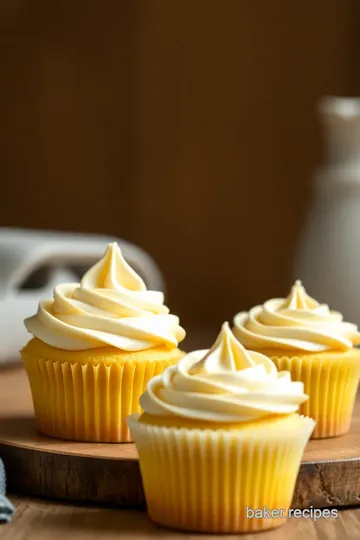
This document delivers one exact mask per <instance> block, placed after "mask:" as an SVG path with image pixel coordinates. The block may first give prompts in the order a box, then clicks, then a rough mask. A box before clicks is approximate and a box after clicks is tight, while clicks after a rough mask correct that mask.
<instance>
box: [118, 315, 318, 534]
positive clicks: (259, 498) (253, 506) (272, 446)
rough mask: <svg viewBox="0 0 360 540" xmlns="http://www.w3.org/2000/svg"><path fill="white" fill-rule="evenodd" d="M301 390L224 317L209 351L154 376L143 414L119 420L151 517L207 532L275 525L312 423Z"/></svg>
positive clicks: (290, 492) (280, 520)
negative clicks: (130, 441)
mask: <svg viewBox="0 0 360 540" xmlns="http://www.w3.org/2000/svg"><path fill="white" fill-rule="evenodd" d="M306 398H307V396H306V395H304V393H303V384H302V383H297V382H291V379H290V375H289V373H286V372H283V373H278V372H277V370H276V368H275V366H274V364H273V363H272V362H271V361H270V360H269V359H268V358H267V357H266V356H263V355H261V354H259V353H256V352H250V351H246V350H245V349H244V348H243V347H242V346H241V344H240V343H239V342H238V341H237V340H236V339H235V337H234V336H233V335H232V333H231V331H230V329H229V326H228V324H227V323H225V324H224V325H223V328H222V331H221V333H220V334H219V336H218V339H217V340H216V342H215V344H214V346H213V347H212V348H211V349H210V350H202V351H195V352H193V353H190V354H188V355H186V356H184V357H183V358H182V359H181V360H180V361H179V363H178V364H177V366H171V367H169V368H167V369H166V370H165V371H164V372H163V373H162V374H161V375H160V376H158V377H154V378H153V379H152V380H151V381H150V382H149V384H148V386H147V390H146V392H145V393H144V394H143V396H142V397H141V399H140V402H141V405H142V407H143V409H144V413H143V414H142V415H132V416H130V417H129V419H128V423H129V426H130V429H131V432H132V435H133V438H134V441H135V444H136V447H137V450H138V453H139V459H140V470H141V475H142V480H143V485H144V491H145V496H146V501H147V509H148V512H149V515H150V517H151V518H152V519H153V520H154V521H155V522H157V523H159V524H161V525H165V526H169V527H174V528H180V529H183V530H188V531H201V532H210V533H242V532H249V531H260V530H264V529H270V528H274V527H277V526H279V525H281V524H282V523H284V522H285V520H286V515H287V512H288V509H289V507H290V504H291V501H292V497H293V492H294V487H295V482H296V478H297V474H298V470H299V466H300V461H301V457H302V454H303V451H304V448H305V445H306V443H307V441H308V439H309V437H310V434H311V432H312V430H313V429H314V421H313V420H312V419H310V418H305V417H303V416H299V415H298V414H296V411H297V409H298V406H299V404H300V403H302V402H303V401H305V400H306ZM265 510H267V511H268V512H269V511H270V517H269V513H268V514H266V512H265ZM259 512H260V513H262V515H261V517H259ZM255 513H256V514H255ZM275 514H276V515H275ZM255 515H256V517H255Z"/></svg>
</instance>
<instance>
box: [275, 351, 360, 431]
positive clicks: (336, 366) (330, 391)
mask: <svg viewBox="0 0 360 540" xmlns="http://www.w3.org/2000/svg"><path fill="white" fill-rule="evenodd" d="M270 358H271V360H272V361H273V362H274V364H275V365H276V367H277V369H278V371H282V370H288V371H290V373H291V379H292V380H293V381H302V382H303V383H304V392H305V394H307V395H308V396H309V399H308V401H306V402H305V403H304V404H303V405H301V406H300V409H299V413H300V414H303V415H305V416H310V417H311V418H314V420H316V426H315V430H314V432H313V434H312V438H313V439H322V438H327V437H337V436H339V435H343V434H345V433H347V432H348V431H349V429H350V425H351V419H352V414H353V410H354V403H355V398H356V392H357V388H358V383H359V377H360V350H359V349H353V351H349V352H347V353H337V354H335V353H321V354H316V355H311V356H310V355H309V356H303V357H300V356H299V357H287V356H271V355H270Z"/></svg>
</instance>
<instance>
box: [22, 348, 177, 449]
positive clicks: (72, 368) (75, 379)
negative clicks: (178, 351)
mask: <svg viewBox="0 0 360 540" xmlns="http://www.w3.org/2000/svg"><path fill="white" fill-rule="evenodd" d="M22 357H23V361H24V365H25V368H26V371H27V375H28V378H29V382H30V387H31V393H32V398H33V403H34V409H35V416H36V422H37V428H38V430H39V431H40V432H41V433H43V434H45V435H49V436H51V437H58V438H61V439H69V440H72V441H87V442H113V443H119V442H130V441H131V436H130V431H129V429H128V426H127V423H126V418H127V416H128V415H129V414H132V413H136V412H140V405H139V398H140V396H141V394H142V393H143V392H144V390H145V388H146V385H147V382H148V381H149V379H150V378H151V377H153V376H155V375H158V374H159V373H161V372H162V371H163V370H164V369H165V368H166V367H168V366H169V365H170V364H172V363H174V362H167V361H159V362H157V361H154V360H151V361H148V362H146V361H139V362H134V361H126V360H123V361H119V362H116V363H109V364H108V365H107V364H106V362H102V363H98V364H97V365H95V364H93V363H90V362H89V363H81V362H71V361H59V360H51V359H47V360H45V359H39V358H36V357H34V356H31V355H29V354H24V353H22Z"/></svg>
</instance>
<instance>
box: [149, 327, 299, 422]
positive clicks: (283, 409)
mask: <svg viewBox="0 0 360 540" xmlns="http://www.w3.org/2000/svg"><path fill="white" fill-rule="evenodd" d="M306 400H307V396H306V395H305V394H304V386H303V383H302V382H292V381H291V378H290V373H289V372H288V371H282V372H278V371H277V369H276V367H275V365H274V363H273V362H272V361H271V360H270V359H269V358H267V357H266V356H264V355H263V354H260V353H257V352H251V351H247V350H245V348H244V347H243V346H242V345H241V344H240V343H239V341H238V340H237V339H236V338H235V337H234V335H233V334H232V332H231V330H230V328H229V325H228V323H224V325H223V327H222V329H221V332H220V334H219V336H218V338H217V340H216V342H215V343H214V345H213V346H212V348H211V349H209V350H199V351H194V352H192V353H190V354H187V355H185V356H184V357H183V358H182V359H181V360H180V361H179V363H178V364H177V365H176V366H170V367H168V368H167V369H166V370H165V371H164V372H163V373H162V374H161V375H159V376H156V377H154V378H153V379H151V380H150V381H149V383H148V386H147V389H146V391H145V392H144V394H143V395H142V396H141V398H140V404H141V407H142V408H143V409H144V412H145V413H147V414H149V415H155V416H161V417H174V416H175V417H181V418H186V419H191V420H201V421H210V422H221V423H229V422H231V423H233V422H235V423H237V422H243V421H248V420H254V419H257V418H261V417H265V416H269V415H271V414H290V413H293V412H296V411H297V409H298V407H299V405H300V404H301V403H303V402H304V401H306Z"/></svg>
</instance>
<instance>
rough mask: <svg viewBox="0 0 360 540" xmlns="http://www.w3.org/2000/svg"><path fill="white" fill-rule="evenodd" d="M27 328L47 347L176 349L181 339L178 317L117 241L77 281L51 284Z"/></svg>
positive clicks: (127, 349) (71, 348)
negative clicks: (49, 295)
mask: <svg viewBox="0 0 360 540" xmlns="http://www.w3.org/2000/svg"><path fill="white" fill-rule="evenodd" d="M25 326H26V328H27V330H28V331H29V332H30V333H31V334H33V335H34V336H35V337H37V338H39V339H40V340H41V341H44V342H45V343H47V344H48V345H52V346H53V347H57V348H59V349H65V350H72V351H75V350H86V349H94V348H98V347H104V346H108V345H111V346H113V347H116V348H118V349H122V350H124V351H140V350H145V349H149V348H151V347H156V346H159V345H165V346H167V347H170V348H174V347H177V345H178V343H179V342H180V341H182V340H183V339H184V337H185V331H184V329H183V328H182V327H181V326H180V325H179V318H178V317H176V316H175V315H170V314H169V309H168V308H167V307H166V306H164V295H163V293H162V292H156V291H148V290H146V286H145V283H144V282H143V280H142V279H141V278H140V276H138V275H137V274H136V272H135V271H134V270H133V269H132V268H131V267H130V266H129V265H128V264H127V262H126V261H125V259H124V258H123V256H122V253H121V251H120V248H119V246H118V245H117V244H116V243H112V244H109V245H108V247H107V250H106V252H105V255H104V257H103V258H102V259H101V260H100V261H99V262H98V263H97V264H95V265H94V266H93V267H92V268H90V270H88V271H87V272H86V274H85V275H84V276H83V278H82V280H81V282H80V283H65V284H62V285H58V286H57V287H55V290H54V299H50V300H42V301H41V302H40V304H39V308H38V312H37V314H36V315H34V316H33V317H30V318H28V319H26V320H25Z"/></svg>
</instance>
